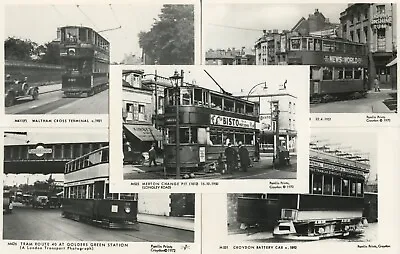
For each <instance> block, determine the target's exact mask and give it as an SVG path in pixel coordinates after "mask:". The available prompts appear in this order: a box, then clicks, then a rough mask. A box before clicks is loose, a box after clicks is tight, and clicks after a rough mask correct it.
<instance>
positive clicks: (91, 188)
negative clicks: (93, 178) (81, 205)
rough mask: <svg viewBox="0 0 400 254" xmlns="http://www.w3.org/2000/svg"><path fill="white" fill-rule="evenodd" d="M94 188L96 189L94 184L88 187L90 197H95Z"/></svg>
mask: <svg viewBox="0 0 400 254" xmlns="http://www.w3.org/2000/svg"><path fill="white" fill-rule="evenodd" d="M93 190H94V185H93V184H89V187H88V198H89V199H93Z"/></svg>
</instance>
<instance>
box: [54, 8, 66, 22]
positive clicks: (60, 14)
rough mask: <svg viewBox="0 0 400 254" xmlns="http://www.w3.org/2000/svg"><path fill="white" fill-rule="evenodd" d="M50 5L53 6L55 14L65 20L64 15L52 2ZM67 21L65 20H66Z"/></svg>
mask: <svg viewBox="0 0 400 254" xmlns="http://www.w3.org/2000/svg"><path fill="white" fill-rule="evenodd" d="M51 7H53V9H54V10H55V11H56V12H57V14H58V15H59V16H60V17H61V18H62V19H63V20H64V21H65V22H66V21H67V19H66V18H65V16H64V15H63V14H62V13H61V12H60V11H59V10H58V9H57V8H56V6H55V5H54V4H52V5H51ZM66 23H67V22H66Z"/></svg>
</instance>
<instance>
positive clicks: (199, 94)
mask: <svg viewBox="0 0 400 254" xmlns="http://www.w3.org/2000/svg"><path fill="white" fill-rule="evenodd" d="M193 102H194V105H198V106H203V105H204V101H203V90H201V89H198V88H195V89H194V92H193Z"/></svg>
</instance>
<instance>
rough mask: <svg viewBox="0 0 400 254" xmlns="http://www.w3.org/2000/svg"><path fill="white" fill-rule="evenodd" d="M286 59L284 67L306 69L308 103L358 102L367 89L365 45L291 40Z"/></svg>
mask: <svg viewBox="0 0 400 254" xmlns="http://www.w3.org/2000/svg"><path fill="white" fill-rule="evenodd" d="M287 58H288V59H287V62H288V64H296V65H299V64H300V65H310V98H311V102H326V101H331V100H338V99H349V98H350V99H356V98H361V97H364V96H365V95H366V92H367V91H368V89H369V87H368V80H367V67H368V57H367V48H366V45H365V44H362V43H356V42H350V41H345V40H342V39H332V38H321V37H312V36H300V37H299V36H295V37H292V38H290V39H289V47H288V52H287Z"/></svg>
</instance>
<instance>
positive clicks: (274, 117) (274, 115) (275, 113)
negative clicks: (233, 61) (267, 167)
mask: <svg viewBox="0 0 400 254" xmlns="http://www.w3.org/2000/svg"><path fill="white" fill-rule="evenodd" d="M271 107H272V108H271V110H272V112H271V113H272V121H273V122H275V149H274V152H275V155H274V158H273V164H274V166H275V165H277V164H278V163H279V156H280V155H279V112H280V111H279V101H272V102H271Z"/></svg>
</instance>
